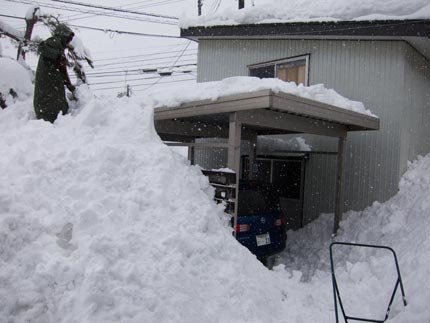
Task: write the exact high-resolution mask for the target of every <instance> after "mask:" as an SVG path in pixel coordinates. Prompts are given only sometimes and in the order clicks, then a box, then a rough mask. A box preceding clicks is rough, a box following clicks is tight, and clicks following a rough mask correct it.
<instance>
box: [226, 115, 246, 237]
mask: <svg viewBox="0 0 430 323" xmlns="http://www.w3.org/2000/svg"><path fill="white" fill-rule="evenodd" d="M229 118H230V119H229V131H228V157H227V164H228V168H230V169H231V170H233V171H234V172H235V173H236V197H235V203H234V215H233V216H234V218H233V228H234V230H236V225H237V206H238V201H239V173H240V143H241V139H242V123H241V122H240V121H239V120H238V115H237V113H236V112H232V113H230V117H229Z"/></svg>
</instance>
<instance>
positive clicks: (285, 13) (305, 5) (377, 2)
mask: <svg viewBox="0 0 430 323" xmlns="http://www.w3.org/2000/svg"><path fill="white" fill-rule="evenodd" d="M254 4H255V6H249V7H245V8H244V9H242V10H238V9H237V7H236V5H237V4H236V2H235V1H231V5H230V6H229V7H225V8H223V10H220V11H218V12H216V13H211V14H206V15H203V16H200V17H198V18H195V17H187V16H185V17H182V18H181V20H180V25H181V28H188V27H192V26H216V25H240V24H256V23H285V22H315V21H363V20H409V19H430V3H429V1H428V0H409V1H404V0H385V1H381V0H312V1H309V0H294V1H291V0H255V1H254Z"/></svg>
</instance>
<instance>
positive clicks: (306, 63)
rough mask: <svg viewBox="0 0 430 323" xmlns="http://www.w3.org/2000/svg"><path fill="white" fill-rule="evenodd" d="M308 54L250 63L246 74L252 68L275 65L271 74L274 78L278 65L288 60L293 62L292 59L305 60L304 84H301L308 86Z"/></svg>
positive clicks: (249, 72)
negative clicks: (273, 72)
mask: <svg viewBox="0 0 430 323" xmlns="http://www.w3.org/2000/svg"><path fill="white" fill-rule="evenodd" d="M310 56H311V55H310V54H304V55H300V56H292V57H288V58H283V59H277V60H273V61H268V62H263V63H257V64H251V65H248V66H247V67H248V75H250V74H251V70H252V69H254V68H259V67H265V66H272V65H274V66H275V74H274V75H273V78H275V77H276V75H277V70H278V65H281V64H285V63H290V62H294V61H301V60H305V84H303V85H304V86H309V59H310Z"/></svg>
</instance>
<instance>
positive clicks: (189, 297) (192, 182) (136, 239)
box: [0, 93, 284, 323]
mask: <svg viewBox="0 0 430 323" xmlns="http://www.w3.org/2000/svg"><path fill="white" fill-rule="evenodd" d="M78 96H79V97H81V100H82V102H83V103H81V105H83V104H84V105H85V106H84V107H83V106H80V107H79V106H78V107H75V108H77V109H74V110H73V113H72V115H67V116H60V117H59V119H57V121H56V123H55V124H54V125H52V124H50V123H48V122H44V121H41V120H34V119H33V118H34V117H33V113H32V104H31V100H28V101H26V102H19V103H17V104H15V105H13V106H11V107H9V108H8V109H5V110H2V111H0V133H2V136H1V137H0V151H1V152H2V154H1V157H0V169H1V172H0V282H1V285H2V288H1V289H0V304H1V305H0V317H2V318H3V320H5V321H6V322H10V323H12V322H17V323H18V322H19V323H21V322H46V323H50V322H55V323H57V322H67V323H70V322H79V323H85V322H88V323H89V322H91V323H96V322H100V323H101V322H103V323H109V322H112V323H114V322H115V323H118V322H127V323H128V322H136V323H137V322H139V323H141V322H160V323H161V322H175V323H176V322H226V323H227V322H228V323H231V322H248V323H249V322H256V323H257V322H263V321H264V322H281V317H282V308H283V299H284V296H283V291H282V287H278V286H277V281H276V280H275V279H274V277H273V276H272V275H271V273H270V272H269V271H267V270H266V269H265V268H264V267H263V266H262V265H261V264H260V263H259V262H258V261H257V260H256V259H255V257H254V256H253V255H251V254H250V253H249V251H248V250H247V249H245V248H243V247H242V246H240V245H239V244H238V243H237V242H236V241H235V239H234V238H233V237H232V234H231V232H230V230H229V229H228V228H227V227H226V224H225V218H224V213H223V212H222V210H221V208H220V207H218V206H217V205H216V204H215V203H214V202H213V199H212V197H213V189H212V188H211V187H210V186H209V184H208V181H207V179H206V178H205V177H204V176H202V175H201V172H200V170H199V168H198V167H192V166H190V165H189V163H188V161H186V160H185V159H184V158H183V157H181V156H179V155H178V154H176V153H174V152H173V151H172V150H171V149H170V148H169V147H167V146H165V145H164V144H163V143H162V142H161V141H160V139H159V137H158V135H157V134H156V132H155V130H154V127H153V109H152V107H150V106H142V105H140V104H137V103H136V102H135V101H133V100H132V99H126V98H123V99H108V98H104V97H102V98H99V99H93V98H91V97H88V96H87V97H85V96H84V95H82V93H78Z"/></svg>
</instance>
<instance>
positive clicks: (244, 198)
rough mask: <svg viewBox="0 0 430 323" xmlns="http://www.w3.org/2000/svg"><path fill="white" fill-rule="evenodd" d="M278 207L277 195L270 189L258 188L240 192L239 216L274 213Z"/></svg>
mask: <svg viewBox="0 0 430 323" xmlns="http://www.w3.org/2000/svg"><path fill="white" fill-rule="evenodd" d="M277 205H278V202H277V199H276V194H274V192H273V191H271V190H270V189H268V188H264V187H256V188H252V189H245V190H240V191H239V204H238V215H239V216H253V215H258V214H264V213H273V212H275V210H276V208H277Z"/></svg>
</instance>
